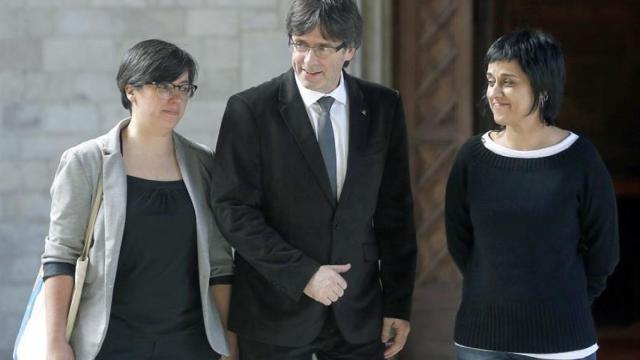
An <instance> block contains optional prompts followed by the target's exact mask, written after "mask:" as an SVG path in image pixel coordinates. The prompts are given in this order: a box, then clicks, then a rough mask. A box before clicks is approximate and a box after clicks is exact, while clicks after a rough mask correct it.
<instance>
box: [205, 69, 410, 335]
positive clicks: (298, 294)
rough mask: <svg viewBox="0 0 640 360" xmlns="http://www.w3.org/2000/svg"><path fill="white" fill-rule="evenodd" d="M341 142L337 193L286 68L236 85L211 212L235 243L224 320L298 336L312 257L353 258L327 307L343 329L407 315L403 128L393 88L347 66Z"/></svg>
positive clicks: (307, 321) (364, 328) (304, 331)
mask: <svg viewBox="0 0 640 360" xmlns="http://www.w3.org/2000/svg"><path fill="white" fill-rule="evenodd" d="M344 78H345V81H346V85H347V94H348V97H349V104H348V106H349V154H348V161H347V174H346V178H345V183H344V186H343V190H342V193H341V196H340V200H339V202H336V201H335V200H333V199H332V195H331V194H332V193H331V187H330V185H329V178H328V175H327V172H326V170H325V166H324V162H323V159H322V155H321V153H320V148H319V146H318V142H317V140H316V136H315V133H314V130H313V128H312V126H311V122H310V120H309V117H308V114H307V112H306V110H305V107H304V103H303V101H302V97H301V96H300V93H299V91H298V88H297V86H296V82H295V78H294V73H293V71H292V70H290V71H288V72H286V73H284V74H282V75H280V76H279V77H277V78H274V79H273V80H271V81H268V82H266V83H263V84H261V85H259V86H257V87H254V88H251V89H248V90H245V91H243V92H241V93H239V94H236V95H233V96H232V97H231V98H230V99H229V102H228V104H227V108H226V111H225V113H224V116H223V120H222V126H221V128H220V135H219V139H218V145H217V149H216V157H215V171H214V176H213V178H214V180H213V181H214V184H213V197H214V209H213V210H214V214H215V217H216V220H217V222H218V224H219V227H220V230H221V231H222V233H223V234H224V236H225V237H226V238H227V240H228V241H229V242H230V243H231V245H232V246H233V247H234V248H235V250H236V258H235V270H234V280H233V290H232V297H231V309H230V315H229V327H230V329H231V330H233V331H235V332H237V333H238V334H239V335H240V336H244V337H246V338H249V339H252V340H256V341H260V342H263V343H268V344H274V345H280V346H303V345H306V344H308V343H309V342H311V341H312V340H313V339H314V338H315V337H316V336H317V335H318V334H319V333H320V330H321V328H322V325H323V322H324V319H325V317H326V316H327V313H328V312H327V311H328V310H327V307H325V306H323V305H322V304H320V303H318V302H316V301H315V300H312V299H311V298H309V297H308V296H306V295H305V294H304V293H303V290H304V288H305V286H306V284H307V282H308V281H309V279H311V277H312V275H313V274H314V273H315V272H316V271H317V270H318V268H319V267H320V266H321V265H325V264H347V263H350V264H351V270H349V271H348V272H346V273H343V274H342V275H343V277H344V278H345V280H346V281H347V283H348V287H347V289H346V291H345V294H344V296H343V297H342V298H340V300H339V301H337V302H336V303H334V304H333V305H332V306H331V307H330V308H331V309H332V310H333V312H334V314H335V317H336V320H337V323H338V327H339V328H340V330H341V332H342V334H343V336H344V337H345V339H346V340H347V341H349V342H351V343H363V342H368V341H372V340H374V339H377V338H379V337H380V333H381V324H382V317H383V316H385V317H395V318H401V319H407V320H408V319H409V313H410V310H411V295H412V293H413V282H414V276H415V261H416V259H415V257H416V242H415V228H414V223H413V203H412V198H411V188H410V179H409V164H408V153H407V134H406V129H405V122H404V113H403V108H402V102H401V100H400V96H399V94H398V93H397V92H396V91H393V90H390V89H387V88H385V87H382V86H380V85H376V84H372V83H369V82H365V81H363V80H360V79H357V78H354V77H351V76H349V75H347V74H346V73H345V74H344Z"/></svg>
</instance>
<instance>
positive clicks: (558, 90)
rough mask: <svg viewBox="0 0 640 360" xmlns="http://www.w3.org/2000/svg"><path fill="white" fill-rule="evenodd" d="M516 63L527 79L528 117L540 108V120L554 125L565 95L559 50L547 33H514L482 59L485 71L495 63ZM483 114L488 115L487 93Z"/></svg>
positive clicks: (496, 43) (563, 69)
mask: <svg viewBox="0 0 640 360" xmlns="http://www.w3.org/2000/svg"><path fill="white" fill-rule="evenodd" d="M514 60H515V61H517V62H518V64H519V65H520V67H521V68H522V70H523V71H524V73H525V74H526V75H527V77H528V78H529V82H530V83H531V88H532V91H533V97H534V98H533V104H532V106H531V110H530V111H529V114H531V113H533V112H534V111H536V109H540V115H541V118H542V119H541V120H542V121H543V122H544V123H545V124H547V125H553V124H555V120H556V117H557V116H558V113H559V112H560V105H561V103H562V97H563V94H564V82H565V76H566V75H565V64H564V55H563V53H562V49H561V48H560V45H559V44H558V42H556V40H555V39H554V38H553V37H552V36H551V35H549V34H547V33H545V32H543V31H540V30H535V29H523V30H517V31H514V32H512V33H509V34H506V35H504V36H502V37H500V38H499V39H498V40H496V41H495V42H494V43H493V44H491V46H490V47H489V50H487V55H486V57H485V68H486V66H488V65H489V64H490V63H493V62H496V61H514ZM483 103H484V107H485V113H486V114H489V113H490V109H489V108H488V107H489V105H488V102H487V99H486V94H485V95H483Z"/></svg>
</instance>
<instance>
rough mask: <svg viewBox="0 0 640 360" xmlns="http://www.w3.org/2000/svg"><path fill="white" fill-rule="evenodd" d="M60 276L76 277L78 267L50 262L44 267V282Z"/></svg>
mask: <svg viewBox="0 0 640 360" xmlns="http://www.w3.org/2000/svg"><path fill="white" fill-rule="evenodd" d="M58 275H69V276H71V277H74V276H75V275H76V266H75V265H73V264H69V263H64V262H48V263H46V264H44V265H42V280H43V281H44V280H47V279H48V278H50V277H54V276H58Z"/></svg>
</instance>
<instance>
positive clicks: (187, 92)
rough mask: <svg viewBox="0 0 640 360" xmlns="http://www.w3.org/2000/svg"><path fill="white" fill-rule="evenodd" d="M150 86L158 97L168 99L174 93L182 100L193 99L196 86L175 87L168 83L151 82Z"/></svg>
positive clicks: (183, 85) (181, 85) (180, 85)
mask: <svg viewBox="0 0 640 360" xmlns="http://www.w3.org/2000/svg"><path fill="white" fill-rule="evenodd" d="M151 85H153V86H155V88H156V90H157V92H158V96H160V97H162V98H165V99H168V98H170V97H171V96H172V95H173V94H174V93H178V95H180V96H181V97H182V98H184V99H186V98H190V97H193V94H195V92H196V90H197V89H198V86H196V85H193V84H179V85H175V84H172V83H170V82H155V81H154V82H152V83H151Z"/></svg>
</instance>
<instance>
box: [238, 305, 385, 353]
mask: <svg viewBox="0 0 640 360" xmlns="http://www.w3.org/2000/svg"><path fill="white" fill-rule="evenodd" d="M384 350H385V347H384V344H383V343H382V342H381V341H380V339H375V340H374V341H371V342H368V343H364V344H350V343H348V342H347V341H346V340H345V339H344V337H343V336H342V334H341V333H340V329H338V325H337V324H336V321H335V318H334V316H333V312H331V314H329V315H328V316H327V318H326V320H325V323H324V326H323V327H322V330H321V331H320V335H318V337H317V338H316V339H315V340H313V341H312V342H311V343H310V344H308V345H305V346H302V347H285V346H277V345H271V344H265V343H261V342H258V341H254V340H250V339H247V338H244V337H242V336H240V335H238V351H239V355H240V360H311V356H312V355H313V354H315V355H316V357H317V358H318V360H383V359H384Z"/></svg>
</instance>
